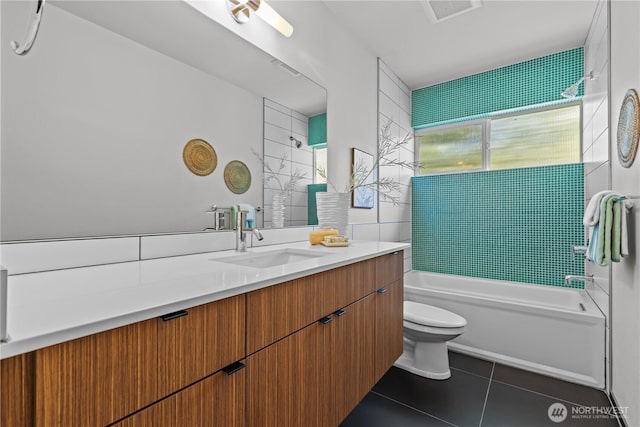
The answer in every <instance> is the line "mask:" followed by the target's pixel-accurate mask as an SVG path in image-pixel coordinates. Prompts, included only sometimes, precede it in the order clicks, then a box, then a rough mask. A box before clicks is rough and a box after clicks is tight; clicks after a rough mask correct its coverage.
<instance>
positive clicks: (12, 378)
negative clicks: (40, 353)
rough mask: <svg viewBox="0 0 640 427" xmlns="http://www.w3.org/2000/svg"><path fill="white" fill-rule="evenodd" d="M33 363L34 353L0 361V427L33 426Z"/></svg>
mask: <svg viewBox="0 0 640 427" xmlns="http://www.w3.org/2000/svg"><path fill="white" fill-rule="evenodd" d="M34 361H35V353H34V352H31V353H26V354H20V355H18V356H14V357H10V358H7V359H3V360H0V426H11V427H30V426H32V425H34V419H33V411H34V407H35V398H34V391H33V388H32V386H33V375H34Z"/></svg>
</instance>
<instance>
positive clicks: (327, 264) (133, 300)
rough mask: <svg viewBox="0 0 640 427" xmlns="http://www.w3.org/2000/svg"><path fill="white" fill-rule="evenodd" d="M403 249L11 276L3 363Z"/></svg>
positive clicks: (207, 258) (353, 248) (382, 246)
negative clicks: (245, 263) (248, 263)
mask: <svg viewBox="0 0 640 427" xmlns="http://www.w3.org/2000/svg"><path fill="white" fill-rule="evenodd" d="M265 239H266V237H265ZM407 246H408V245H406V244H403V243H390V242H358V241H354V242H350V245H349V246H348V247H346V248H327V247H324V246H320V245H316V246H311V245H309V243H308V242H298V243H288V244H286V245H275V246H270V247H264V248H252V249H248V251H247V252H246V254H252V253H262V252H270V251H272V250H277V249H284V248H290V249H291V250H293V251H296V250H297V251H304V252H309V251H314V252H315V253H318V254H320V255H322V256H319V257H314V258H308V259H306V260H303V261H300V262H295V263H291V264H284V265H279V266H273V267H267V268H251V267H239V266H238V265H235V264H230V263H226V262H219V261H217V260H218V259H220V258H224V257H229V256H235V255H237V253H236V252H235V251H221V252H211V253H204V254H197V255H187V256H179V257H171V258H160V259H153V260H144V261H136V262H125V263H118V264H109V265H101V266H94V267H84V268H73V269H67V270H57V271H49V272H43V273H33V274H21V275H17V276H9V279H8V285H9V291H10V292H9V298H8V310H7V314H8V321H7V327H8V332H9V335H10V336H11V341H9V342H8V343H5V344H1V345H0V357H1V358H7V357H10V356H13V355H16V354H20V353H25V352H28V351H31V350H35V349H38V348H42V347H46V346H49V345H53V344H57V343H60V342H63V341H67V340H71V339H75V338H79V337H82V336H86V335H90V334H94V333H98V332H101V331H105V330H108V329H113V328H117V327H119V326H123V325H127V324H130V323H134V322H138V321H141V320H146V319H150V318H153V317H156V316H160V315H162V314H166V313H169V312H173V311H178V310H183V309H186V308H189V307H193V306H196V305H201V304H206V303H208V302H212V301H216V300H219V299H223V298H227V297H230V296H233V295H238V294H241V293H245V292H248V291H252V290H255V289H259V288H263V287H265V286H270V285H272V284H275V283H281V282H283V281H288V280H293V279H296V278H299V277H302V276H306V275H309V274H314V273H318V272H321V271H326V270H329V269H332V268H336V267H340V266H342V265H346V264H349V263H352V262H357V261H362V260H364V259H368V258H371V257H373V256H378V255H383V254H386V253H391V252H395V251H398V250H403V249H405V248H406V247H407Z"/></svg>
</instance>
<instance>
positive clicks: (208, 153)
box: [182, 139, 218, 176]
mask: <svg viewBox="0 0 640 427" xmlns="http://www.w3.org/2000/svg"><path fill="white" fill-rule="evenodd" d="M182 160H184V164H185V165H187V168H188V169H189V170H190V171H191V172H193V173H194V174H196V175H199V176H206V175H209V174H210V173H211V172H213V171H214V170H215V169H216V166H218V156H217V154H216V150H214V149H213V147H212V146H211V145H209V143H208V142H207V141H205V140H204V139H192V140H191V141H189V142H187V144H186V145H185V146H184V150H182Z"/></svg>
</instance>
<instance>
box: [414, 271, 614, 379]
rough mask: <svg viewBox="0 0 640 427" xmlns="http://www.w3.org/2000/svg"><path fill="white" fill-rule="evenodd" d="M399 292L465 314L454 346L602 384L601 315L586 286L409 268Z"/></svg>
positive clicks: (518, 366) (480, 354)
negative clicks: (494, 278)
mask: <svg viewBox="0 0 640 427" xmlns="http://www.w3.org/2000/svg"><path fill="white" fill-rule="evenodd" d="M404 291H405V296H404V299H405V300H408V301H416V302H421V303H424V304H429V305H433V306H436V307H441V308H444V309H446V310H450V311H452V312H454V313H457V314H459V315H461V316H463V317H464V318H466V319H467V327H466V329H465V332H464V334H462V335H461V336H459V337H458V338H456V339H454V340H452V341H449V343H448V345H449V348H450V349H452V350H454V351H458V352H460V353H465V354H469V355H471V356H475V357H479V358H482V359H487V360H491V361H495V362H499V363H502V364H505V365H510V366H514V367H517V368H521V369H526V370H529V371H533V372H538V373H541V374H544V375H549V376H553V377H556V378H560V379H563V380H567V381H571V382H574V383H578V384H584V385H588V386H591V387H596V388H600V389H603V388H604V385H605V378H604V375H605V374H604V371H605V318H604V316H603V314H602V313H601V312H600V310H599V309H598V307H597V306H596V305H595V303H594V302H593V301H592V300H591V298H590V297H589V295H588V294H587V293H586V292H585V291H583V290H579V289H569V288H557V287H552V286H537V285H528V284H523V283H514V282H503V281H496V280H488V279H478V278H474V277H462V276H451V275H446V274H437V273H427V272H423V271H410V272H407V273H405V276H404Z"/></svg>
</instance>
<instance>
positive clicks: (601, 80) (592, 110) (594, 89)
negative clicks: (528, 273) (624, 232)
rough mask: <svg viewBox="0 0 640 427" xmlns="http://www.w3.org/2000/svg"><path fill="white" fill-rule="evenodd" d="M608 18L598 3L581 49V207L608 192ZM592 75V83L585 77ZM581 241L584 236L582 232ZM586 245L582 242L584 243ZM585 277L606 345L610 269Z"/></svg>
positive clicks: (591, 268) (588, 266) (591, 270)
mask: <svg viewBox="0 0 640 427" xmlns="http://www.w3.org/2000/svg"><path fill="white" fill-rule="evenodd" d="M608 25H609V17H608V7H607V3H606V2H605V1H600V2H599V3H598V7H597V9H596V12H595V14H594V17H593V21H592V22H591V28H590V29H589V35H588V36H587V41H586V43H585V47H584V62H585V64H584V66H585V76H586V78H585V81H584V98H583V100H582V114H583V117H582V123H583V134H582V138H583V139H582V142H583V145H582V147H583V162H584V163H585V204H586V203H588V201H589V199H590V198H591V196H593V194H595V193H597V192H598V191H602V190H608V189H610V188H611V178H610V177H611V173H610V159H609V128H610V127H609V98H608V86H609V28H608ZM591 73H593V77H594V78H593V79H591V78H589V75H590V74H591ZM585 238H588V233H587V232H585ZM585 243H586V242H585ZM585 273H586V274H593V276H594V278H595V283H593V284H591V285H589V286H586V287H585V289H586V290H587V292H588V293H589V295H590V296H591V298H592V299H593V300H594V301H595V303H596V304H597V305H598V307H599V308H600V310H601V311H602V312H603V313H604V315H605V317H606V326H607V327H606V337H607V343H608V342H609V294H610V286H611V268H610V267H600V266H598V265H595V264H592V263H590V262H587V261H585ZM605 352H606V359H607V389H609V386H610V383H609V379H610V375H609V373H610V372H611V371H610V364H609V360H610V357H609V345H608V344H607V347H606V350H605Z"/></svg>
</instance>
